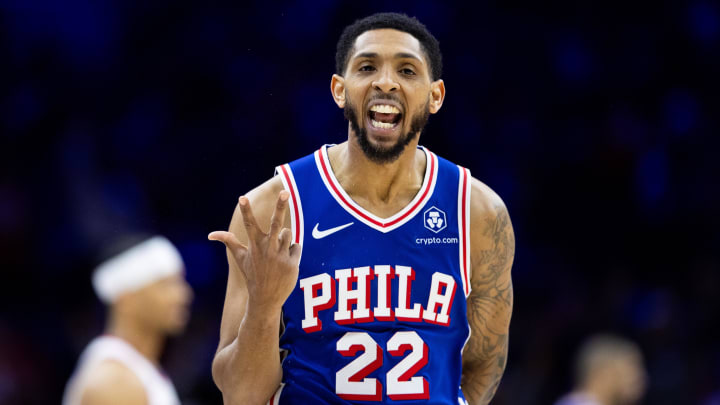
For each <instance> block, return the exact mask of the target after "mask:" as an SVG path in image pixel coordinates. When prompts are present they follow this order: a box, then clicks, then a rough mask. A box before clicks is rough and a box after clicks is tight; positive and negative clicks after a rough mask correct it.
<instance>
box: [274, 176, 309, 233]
mask: <svg viewBox="0 0 720 405" xmlns="http://www.w3.org/2000/svg"><path fill="white" fill-rule="evenodd" d="M275 173H276V174H277V175H279V176H280V180H282V183H283V187H285V190H287V191H289V192H290V199H289V201H288V202H289V203H290V205H289V208H290V225H291V229H290V230H291V231H292V234H293V243H298V244H301V245H302V243H303V240H304V237H305V232H304V229H305V227H304V226H303V225H304V223H303V210H302V202H300V193H299V192H298V188H297V184H295V177H294V176H293V173H292V170H291V169H290V165H289V164H284V165H282V166H278V167H276V168H275Z"/></svg>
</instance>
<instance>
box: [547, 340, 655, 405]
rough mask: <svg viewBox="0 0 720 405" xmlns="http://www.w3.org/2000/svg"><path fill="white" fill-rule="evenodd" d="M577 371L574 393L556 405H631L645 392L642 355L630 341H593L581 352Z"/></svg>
mask: <svg viewBox="0 0 720 405" xmlns="http://www.w3.org/2000/svg"><path fill="white" fill-rule="evenodd" d="M575 368H576V369H575V379H576V386H575V389H574V390H573V392H571V393H570V394H568V395H566V396H564V397H562V398H561V399H560V400H558V402H557V403H556V405H631V404H634V403H636V402H637V401H638V400H639V399H640V398H641V397H642V396H643V393H644V392H645V384H646V383H645V380H646V376H645V368H644V367H643V360H642V354H641V353H640V349H639V348H638V347H637V345H636V344H635V343H633V342H630V341H629V340H626V339H623V338H620V337H617V336H612V335H598V336H594V337H592V338H591V339H589V340H588V341H587V342H586V343H585V344H583V346H582V348H581V349H580V350H579V352H578V355H577V359H576V365H575Z"/></svg>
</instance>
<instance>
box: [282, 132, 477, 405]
mask: <svg viewBox="0 0 720 405" xmlns="http://www.w3.org/2000/svg"><path fill="white" fill-rule="evenodd" d="M327 149H328V146H327V145H326V146H323V147H322V148H321V149H320V150H318V151H316V152H315V153H314V154H312V155H309V156H306V157H304V158H301V159H299V160H297V161H294V162H292V163H290V164H286V165H282V166H278V168H277V173H278V175H279V176H281V179H282V181H283V185H284V187H285V189H287V190H288V191H289V192H290V204H289V209H290V213H291V215H290V216H291V223H292V233H293V238H294V240H293V241H294V242H295V243H301V244H302V257H301V260H300V274H299V277H298V283H297V286H296V287H295V289H294V290H293V292H292V293H291V294H290V296H289V297H288V299H287V301H286V302H285V304H284V306H283V322H284V332H283V335H282V337H281V338H280V346H281V348H282V349H283V350H284V351H286V357H285V358H284V360H283V364H282V367H283V383H282V385H281V387H280V389H279V390H278V391H277V392H276V393H275V395H273V397H272V399H271V400H270V404H271V405H276V404H281V405H285V404H303V405H304V404H352V403H365V401H374V402H380V403H388V404H390V403H392V404H407V405H412V404H429V403H431V404H453V405H457V404H458V403H460V404H464V403H465V400H464V397H463V395H462V391H461V390H460V377H461V374H462V349H463V347H464V345H465V343H466V342H467V339H468V337H469V334H470V328H469V326H468V321H467V307H466V298H467V295H468V294H469V289H470V283H469V279H468V278H469V268H468V267H469V228H468V227H469V218H470V213H469V209H470V173H469V171H468V170H467V169H465V168H462V167H459V166H456V165H454V164H452V163H450V162H448V161H447V160H445V159H441V158H438V157H437V156H436V155H435V154H434V153H432V152H430V151H428V150H427V149H425V148H422V147H421V148H420V149H421V150H422V151H423V152H424V153H425V156H426V161H427V164H426V169H425V176H424V180H423V184H422V186H421V188H420V191H419V192H418V193H417V195H416V196H415V198H414V199H413V200H412V201H411V202H410V203H409V204H408V205H407V206H406V207H405V208H403V209H402V210H401V211H400V212H398V213H397V214H395V215H393V216H392V217H390V218H379V217H377V216H376V215H373V214H372V213H370V212H368V211H367V210H365V209H363V208H362V207H360V206H359V205H358V204H357V203H355V202H354V201H353V200H352V199H351V198H350V197H349V196H348V195H347V193H345V191H344V190H343V189H342V187H341V186H340V183H339V182H338V180H337V179H336V178H335V176H334V174H333V172H332V169H331V167H330V164H329V160H328V154H327Z"/></svg>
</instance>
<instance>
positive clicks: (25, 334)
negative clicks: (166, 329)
mask: <svg viewBox="0 0 720 405" xmlns="http://www.w3.org/2000/svg"><path fill="white" fill-rule="evenodd" d="M376 11H404V12H407V13H408V14H410V15H415V16H417V17H418V18H420V19H421V20H422V21H423V22H424V23H425V24H426V25H427V26H428V27H429V28H430V30H431V31H432V32H433V33H434V34H435V35H436V37H437V38H438V39H439V40H440V43H441V47H442V50H443V53H444V61H445V67H446V69H445V73H444V75H443V76H444V80H445V83H446V87H447V99H446V102H445V105H444V107H443V109H442V110H441V112H440V113H439V114H437V115H435V116H433V117H432V118H431V120H430V123H429V126H428V128H427V130H426V131H425V133H424V134H423V135H422V138H421V143H422V144H424V145H426V146H428V147H429V148H430V149H431V150H433V151H434V152H436V153H438V154H439V155H441V156H444V157H447V158H449V159H451V160H453V161H455V162H457V163H459V164H463V165H465V166H467V167H469V168H470V169H471V170H472V172H473V175H474V176H475V177H477V178H479V179H481V180H482V181H484V182H486V183H487V184H488V185H489V186H491V187H492V188H493V189H495V190H496V191H497V192H498V193H499V194H500V195H501V196H502V197H503V199H504V200H505V202H506V203H507V205H508V207H509V209H510V213H511V216H512V218H513V221H514V225H515V230H516V237H517V255H516V260H515V266H514V269H513V273H514V282H515V293H516V306H515V313H514V317H513V322H512V326H511V346H510V359H509V363H508V368H507V372H506V374H505V377H504V379H503V382H502V384H501V385H500V389H499V391H498V395H497V397H496V399H495V401H494V402H493V403H494V404H512V405H524V404H548V403H550V402H551V401H553V400H554V399H555V398H556V397H557V396H558V395H560V394H561V393H562V392H564V391H565V390H567V389H569V388H570V384H571V382H572V380H571V377H572V376H571V363H570V361H571V356H572V353H573V351H574V349H575V348H576V347H577V346H578V344H579V343H580V342H581V341H582V339H584V338H585V337H587V336H588V335H589V334H591V333H594V332H598V331H613V332H616V333H621V334H623V335H625V336H628V337H630V338H632V339H635V340H636V341H637V342H639V344H640V345H641V347H642V348H643V351H644V353H645V355H646V358H647V366H648V370H649V375H650V387H649V392H648V395H647V397H646V399H645V402H644V403H645V404H702V403H705V401H708V400H709V399H710V398H711V395H713V392H715V393H717V391H716V390H718V389H719V388H720V345H719V344H718V342H719V341H720V331H719V328H718V319H720V305H719V303H718V301H719V299H720V298H719V293H720V285H719V283H720V273H719V267H720V253H718V247H719V246H720V234H719V233H718V231H717V229H718V225H720V224H719V222H720V215H718V209H717V208H718V206H719V204H720V187H718V186H719V181H718V174H719V173H720V164H719V163H718V161H719V159H718V157H717V150H718V146H720V145H719V144H720V142H719V141H718V129H719V128H718V124H719V123H720V120H719V119H718V113H719V112H718V108H719V107H720V103H718V91H719V90H720V88H719V87H720V86H718V81H717V74H718V73H717V72H718V71H719V70H720V7H718V5H717V4H716V3H713V2H709V1H703V0H691V1H687V2H680V1H676V2H663V1H660V2H653V3H647V4H643V3H637V2H624V3H622V4H611V3H607V2H571V1H561V2H553V3H552V4H546V2H521V1H503V2H467V3H450V2H440V1H414V2H404V3H399V2H379V1H369V2H349V1H348V2H332V1H312V2H311V1H298V2H288V3H281V2H270V1H254V2H250V3H248V4H243V5H239V4H238V3H236V2H232V3H231V2H228V3H226V4H223V3H217V2H207V3H201V2H197V3H190V2H177V1H154V2H147V1H136V0H115V1H96V2H86V1H80V0H66V1H49V0H45V1H40V0H24V1H23V0H14V1H13V0H0V133H1V134H2V137H1V140H0V257H1V260H2V262H1V263H2V264H1V268H2V281H1V282H0V403H2V404H46V403H57V402H58V399H59V398H60V395H61V392H62V389H63V385H64V383H65V381H66V379H67V378H68V376H69V375H70V373H71V371H72V368H73V366H74V362H75V359H76V356H77V354H78V353H79V351H80V350H81V349H82V348H83V347H84V345H85V344H86V343H87V342H88V340H89V339H91V337H92V336H94V335H96V334H97V333H99V332H100V331H101V329H102V322H103V308H102V306H101V304H100V303H99V301H98V300H97V299H96V298H95V296H94V294H93V292H92V290H91V286H90V278H89V277H90V274H91V270H92V268H93V266H94V264H95V256H96V253H97V251H98V249H100V248H101V247H102V246H103V245H104V244H105V243H106V242H108V241H110V240H112V239H114V238H116V237H118V236H120V235H122V234H125V233H127V232H137V231H145V232H158V233H162V234H165V235H167V236H168V237H170V238H171V239H172V240H173V241H175V242H176V243H177V244H178V246H179V248H180V250H181V251H182V253H183V256H184V257H185V259H186V261H187V267H188V278H189V280H190V282H191V283H192V285H193V287H194V288H195V291H196V301H195V303H194V306H193V318H192V321H191V325H190V328H189V329H188V332H187V334H185V335H184V336H183V337H181V338H178V339H175V340H173V342H172V343H171V346H170V347H169V350H168V352H167V354H166V356H165V360H166V361H165V365H166V367H167V370H168V373H169V374H170V375H171V377H172V378H173V380H174V381H175V383H176V385H177V386H178V389H179V391H180V393H181V396H182V397H183V398H184V399H186V401H187V403H192V404H213V403H220V402H221V400H220V396H219V393H218V392H217V390H216V389H215V387H214V385H213V383H212V380H211V376H210V363H211V359H212V355H213V353H214V350H215V346H216V344H217V339H218V331H219V320H220V314H221V308H222V302H223V297H224V293H225V280H226V264H225V256H224V250H223V249H222V246H221V245H219V244H211V243H209V242H207V241H206V235H207V233H208V232H209V231H212V230H216V229H224V228H226V227H227V224H228V222H229V220H230V216H231V214H232V211H233V206H234V205H235V202H236V199H237V197H238V196H239V195H241V194H242V193H245V192H246V191H247V190H249V189H251V188H252V187H254V186H256V185H257V184H259V183H261V182H262V181H264V180H265V179H267V178H268V177H270V176H271V175H272V173H273V168H274V166H275V165H277V164H280V163H284V162H287V161H290V160H292V159H295V158H297V157H300V156H302V155H305V154H307V153H310V152H312V151H313V150H314V149H316V148H317V147H318V146H319V145H321V144H322V143H328V142H342V141H343V140H344V139H346V137H347V126H346V123H345V121H344V120H343V118H342V113H341V111H340V110H339V109H338V108H337V107H336V106H335V104H334V103H333V101H332V99H331V97H330V91H329V81H330V76H331V74H332V73H333V71H334V52H335V42H336V40H337V37H338V36H339V34H340V32H341V31H342V28H343V27H344V26H345V25H347V24H349V23H351V22H352V21H354V20H355V19H356V18H359V17H362V16H365V15H367V14H370V13H372V12H376ZM708 403H709V402H708Z"/></svg>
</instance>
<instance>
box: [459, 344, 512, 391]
mask: <svg viewBox="0 0 720 405" xmlns="http://www.w3.org/2000/svg"><path fill="white" fill-rule="evenodd" d="M498 343H499V345H498V346H497V349H496V350H495V351H494V353H493V355H492V356H490V357H488V358H486V359H485V360H482V361H475V362H472V363H466V364H464V365H463V374H462V381H461V387H462V391H463V393H464V394H465V399H467V401H468V404H470V405H486V404H488V403H489V402H490V400H491V399H492V398H493V397H494V396H495V392H496V391H497V388H498V386H499V385H500V379H501V378H502V375H503V373H504V372H505V365H506V364H507V348H508V345H507V336H504V337H502V338H501V341H500V342H498Z"/></svg>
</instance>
